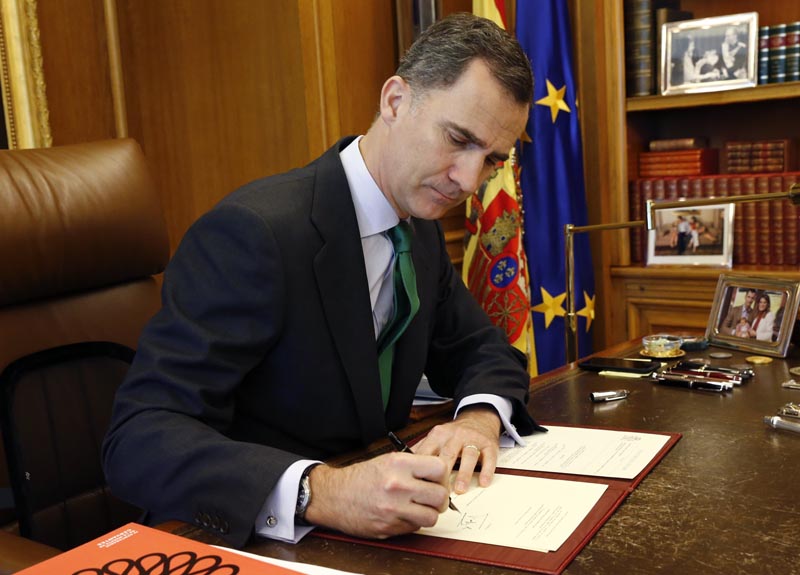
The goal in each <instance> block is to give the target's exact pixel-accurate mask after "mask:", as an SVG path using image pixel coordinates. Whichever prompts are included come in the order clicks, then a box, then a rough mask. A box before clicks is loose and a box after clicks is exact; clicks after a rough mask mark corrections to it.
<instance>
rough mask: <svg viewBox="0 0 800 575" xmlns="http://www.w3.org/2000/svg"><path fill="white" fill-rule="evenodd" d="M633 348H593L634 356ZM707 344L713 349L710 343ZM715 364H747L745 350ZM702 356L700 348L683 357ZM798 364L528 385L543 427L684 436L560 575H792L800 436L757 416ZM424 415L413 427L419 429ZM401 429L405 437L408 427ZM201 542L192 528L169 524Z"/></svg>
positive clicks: (380, 560)
mask: <svg viewBox="0 0 800 575" xmlns="http://www.w3.org/2000/svg"><path fill="white" fill-rule="evenodd" d="M639 349H640V348H639V347H637V346H635V345H634V344H632V343H631V344H626V345H622V346H617V347H615V348H612V349H610V350H608V351H607V352H605V353H603V354H600V355H616V356H624V355H626V354H629V355H635V354H636V353H638V350H639ZM709 351H719V350H718V349H714V348H712V349H711V350H709ZM732 353H733V357H732V358H731V359H726V360H712V361H713V362H714V363H716V364H719V365H732V364H737V363H744V357H745V356H747V355H752V353H741V352H736V351H732ZM689 357H690V358H693V357H708V356H707V353H690V354H689ZM796 365H800V354H798V353H797V350H794V352H793V355H792V356H790V357H789V358H788V359H785V360H784V359H775V360H774V361H773V362H772V363H770V364H768V365H757V366H754V370H755V377H754V378H753V379H751V380H750V381H749V382H747V383H745V384H744V385H742V386H740V387H737V388H735V389H734V390H733V391H732V392H730V393H724V394H716V393H708V392H700V391H691V390H686V389H679V388H672V387H663V386H658V385H654V384H652V383H650V382H649V381H639V380H627V379H612V378H606V377H603V376H600V375H597V374H595V373H590V372H584V371H581V370H578V369H575V368H564V369H561V370H557V371H555V372H552V373H550V374H547V375H545V376H541V377H539V378H535V379H534V380H533V381H532V386H531V390H532V396H531V401H530V409H531V413H533V414H534V415H535V417H536V418H537V420H538V421H540V422H543V423H554V424H555V423H573V424H586V425H593V426H600V427H621V428H629V429H639V430H652V431H668V432H679V433H682V434H683V438H682V439H681V440H680V441H679V442H678V444H677V445H676V446H675V447H674V448H673V449H672V451H671V452H670V453H668V454H667V456H666V457H665V458H664V459H663V460H662V461H661V463H660V464H659V465H657V466H656V467H655V469H653V470H652V471H651V472H650V474H649V475H648V476H647V477H646V478H645V479H644V481H643V482H642V483H641V484H640V485H639V486H638V487H637V488H636V489H635V490H634V492H633V493H632V494H631V495H630V496H629V497H628V498H627V500H626V501H625V502H624V503H623V504H622V506H621V507H620V508H619V509H618V510H617V511H616V512H615V513H614V515H613V516H612V517H611V518H610V519H609V520H608V521H607V522H606V524H605V525H604V526H603V527H602V528H601V529H600V531H599V532H598V533H597V534H596V535H595V536H594V538H593V539H592V540H591V541H590V542H589V544H588V545H587V546H586V547H585V548H584V549H583V550H582V551H581V552H580V553H579V554H578V556H577V557H576V558H575V559H574V560H573V561H572V563H571V564H570V565H569V566H568V567H567V569H566V570H565V571H564V573H565V574H567V575H582V574H587V575H588V574H592V575H603V574H609V575H611V574H614V575H616V574H619V573H626V574H648V575H649V574H651V573H681V574H682V575H689V574H694V573H703V574H706V573H725V574H737V573H741V574H751V573H796V572H798V571H799V570H800V564H798V560H797V555H798V551H797V549H798V542H800V497H798V493H800V488H799V487H798V484H800V434H795V433H792V432H787V431H779V430H774V429H772V428H770V427H768V426H767V425H765V424H764V423H763V417H764V416H765V415H774V414H775V412H776V411H777V409H778V408H779V407H781V406H782V405H784V404H785V403H787V402H789V401H792V402H795V403H797V402H800V391H798V390H791V389H787V388H782V387H781V383H782V382H784V381H786V380H788V379H790V378H792V377H796V378H797V379H798V380H800V377H797V376H792V375H790V373H789V368H790V367H793V366H796ZM619 388H627V389H630V390H631V392H632V393H631V395H630V397H629V398H628V399H626V400H623V401H617V402H612V403H606V404H593V403H591V402H590V401H589V399H588V394H589V392H590V391H602V390H609V389H619ZM436 419H437V417H431V418H429V419H426V420H422V421H420V422H417V423H416V424H414V425H412V426H411V427H410V428H409V430H408V431H409V432H421V431H422V430H423V429H425V428H426V427H428V426H429V425H430V420H436ZM406 435H408V434H406ZM175 531H176V532H179V533H180V532H183V533H185V534H188V535H189V536H192V537H196V538H203V537H202V536H200V535H199V534H198V533H197V531H196V530H193V528H191V527H189V526H183V527H182V528H177V529H175ZM247 550H248V551H251V552H253V553H257V554H262V555H267V556H272V557H277V558H280V559H286V560H290V561H302V562H307V563H315V564H318V565H325V566H328V567H333V568H337V569H342V570H345V571H352V572H356V573H369V574H383V573H387V574H388V573H391V574H393V575H406V574H407V575H423V574H426V573H431V574H433V573H436V574H448V573H458V574H459V575H473V574H474V575H477V574H492V575H493V574H511V573H517V574H518V573H520V571H514V570H509V569H500V568H491V567H487V566H485V565H478V564H471V563H465V562H457V561H451V560H447V559H440V558H434V557H425V556H422V555H416V554H409V553H402V552H398V551H393V550H387V549H380V548H375V547H370V546H363V545H357V544H349V543H343V542H338V541H329V540H325V539H321V538H317V537H306V538H305V539H304V540H303V541H301V542H300V543H299V544H297V545H289V544H281V543H276V542H269V541H259V542H257V543H254V544H252V545H251V546H250V547H248V549H247Z"/></svg>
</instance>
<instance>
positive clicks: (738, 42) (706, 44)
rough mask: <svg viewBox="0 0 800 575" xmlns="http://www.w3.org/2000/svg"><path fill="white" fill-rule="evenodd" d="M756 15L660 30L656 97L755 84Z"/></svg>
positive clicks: (671, 25)
mask: <svg viewBox="0 0 800 575" xmlns="http://www.w3.org/2000/svg"><path fill="white" fill-rule="evenodd" d="M757 62H758V12H747V13H744V14H733V15H730V16H717V17H714V18H700V19H697V20H683V21H680V22H668V23H666V24H664V25H663V28H662V30H661V63H660V64H661V75H660V76H661V93H662V94H665V95H666V94H688V93H694V92H712V91H716V90H731V89H735V88H747V87H750V86H755V85H756V83H757Z"/></svg>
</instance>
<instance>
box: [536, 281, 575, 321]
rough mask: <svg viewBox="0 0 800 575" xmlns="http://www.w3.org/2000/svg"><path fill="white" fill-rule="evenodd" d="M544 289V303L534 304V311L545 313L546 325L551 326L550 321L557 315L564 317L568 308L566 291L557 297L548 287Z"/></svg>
mask: <svg viewBox="0 0 800 575" xmlns="http://www.w3.org/2000/svg"><path fill="white" fill-rule="evenodd" d="M541 290H542V303H540V304H538V305H535V306H533V308H532V309H533V311H536V312H539V313H542V314H544V327H545V329H547V328H548V327H550V323H551V322H552V321H553V319H554V318H555V317H564V315H566V313H567V312H566V310H565V309H564V300H565V299H567V294H566V292H564V293H562V294H559V295H557V296H555V297H553V296H551V295H550V294H549V293H548V292H547V290H546V289H544V288H541Z"/></svg>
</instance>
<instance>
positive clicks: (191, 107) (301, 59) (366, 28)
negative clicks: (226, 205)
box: [117, 0, 396, 249]
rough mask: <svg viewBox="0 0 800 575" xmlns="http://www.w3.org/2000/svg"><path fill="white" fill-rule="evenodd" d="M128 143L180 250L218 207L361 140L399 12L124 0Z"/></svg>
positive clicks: (303, 4) (378, 6)
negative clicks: (142, 161)
mask: <svg viewBox="0 0 800 575" xmlns="http://www.w3.org/2000/svg"><path fill="white" fill-rule="evenodd" d="M117 7H118V9H117V11H118V19H119V32H120V45H121V54H122V66H123V74H124V80H125V95H126V101H127V112H128V126H129V132H130V135H131V136H132V137H134V138H136V139H137V140H139V141H140V142H141V144H142V146H143V148H144V150H145V154H146V155H147V157H148V159H149V160H150V163H151V165H152V167H153V169H154V172H155V175H156V179H157V182H158V186H159V188H160V190H159V191H160V193H161V197H162V199H163V205H164V211H165V215H166V218H167V224H168V228H169V232H170V241H171V244H172V247H173V249H174V247H175V246H176V245H177V244H178V242H179V241H180V238H181V237H182V236H183V233H184V232H185V231H186V229H187V228H188V227H189V225H191V223H192V222H193V221H194V220H195V219H196V218H197V217H199V216H200V215H202V214H203V213H204V212H206V211H207V210H208V209H209V208H211V207H212V206H213V205H214V204H215V203H216V202H217V201H218V200H219V199H220V198H222V197H223V196H224V195H226V194H227V193H229V192H230V191H232V190H233V189H235V188H236V187H238V186H240V185H242V184H244V183H246V182H248V181H250V180H253V179H255V178H258V177H261V176H264V175H269V174H273V173H277V172H281V171H285V170H287V169H290V168H293V167H297V166H300V165H303V164H305V163H307V162H308V161H309V160H311V159H313V158H314V157H316V156H317V155H318V154H319V153H320V152H321V151H323V150H324V149H325V148H326V147H327V146H329V145H330V144H331V143H333V142H334V141H336V140H337V139H338V138H339V137H341V136H342V135H344V134H347V133H363V132H364V131H366V129H367V128H368V127H369V124H370V122H371V120H372V117H373V116H374V113H375V111H376V107H377V98H378V91H379V89H380V86H381V84H382V82H383V80H384V79H385V78H386V77H388V76H389V75H391V73H392V71H393V70H394V65H395V60H396V50H395V48H394V37H393V33H394V21H393V17H392V8H391V4H390V3H388V2H386V3H377V2H372V1H371V0H348V1H347V2H336V3H333V2H331V1H330V0H321V1H319V2H308V1H307V0H297V1H289V0H284V1H281V2H254V1H252V0H229V1H226V2H218V1H217V0H170V2H163V1H161V0H117Z"/></svg>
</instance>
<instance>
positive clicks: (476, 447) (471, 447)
mask: <svg viewBox="0 0 800 575" xmlns="http://www.w3.org/2000/svg"><path fill="white" fill-rule="evenodd" d="M464 449H474V450H476V451H477V452H478V453H480V452H481V448H480V447H478V446H477V445H472V444H471V443H470V444H469V445H465V446H464Z"/></svg>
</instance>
